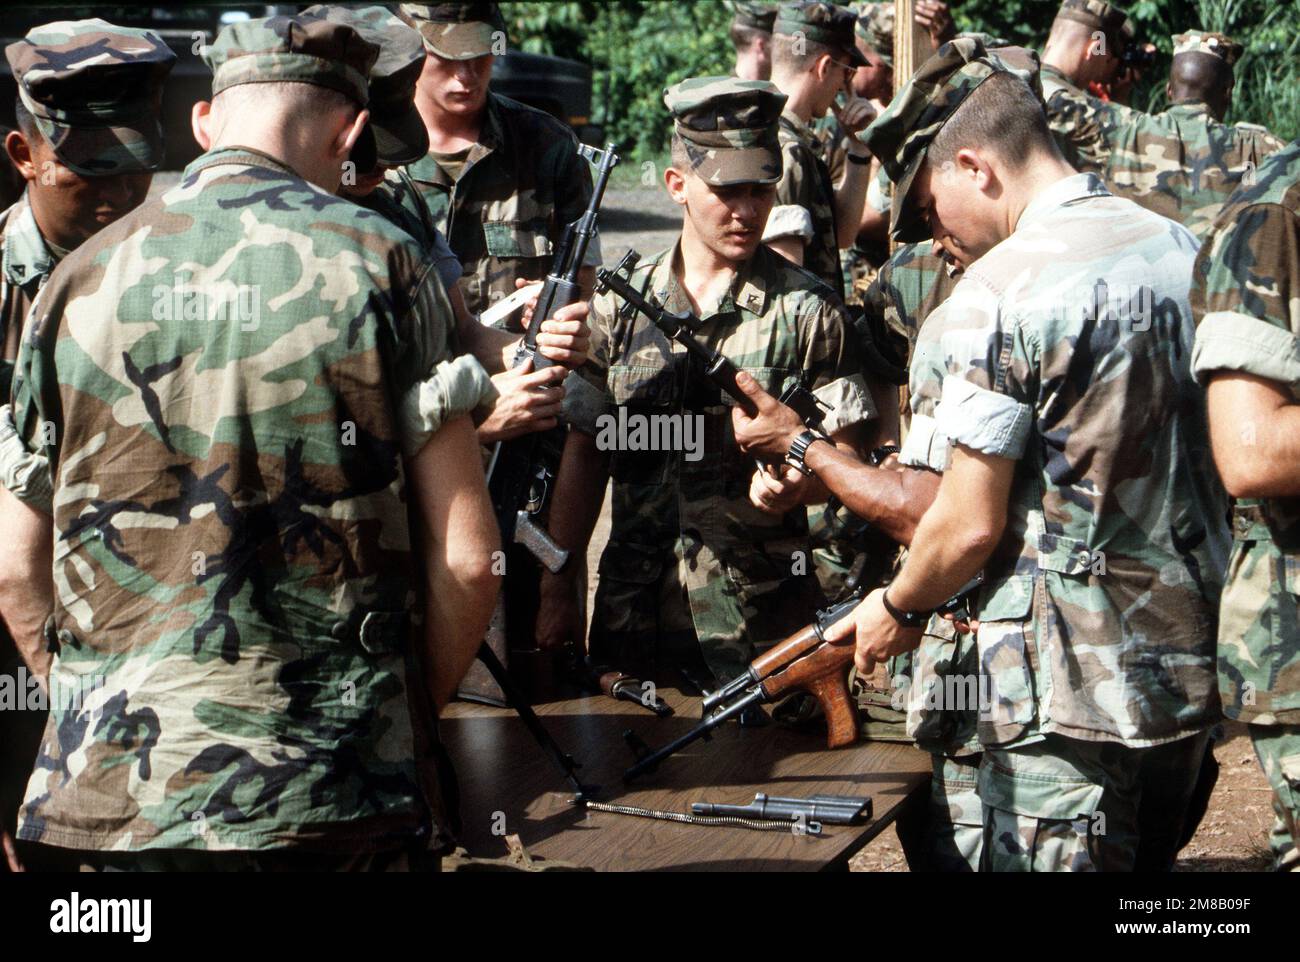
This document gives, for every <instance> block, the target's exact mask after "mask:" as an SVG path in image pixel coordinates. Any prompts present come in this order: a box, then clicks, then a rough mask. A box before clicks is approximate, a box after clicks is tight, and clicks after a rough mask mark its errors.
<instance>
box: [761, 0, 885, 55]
mask: <svg viewBox="0 0 1300 962" xmlns="http://www.w3.org/2000/svg"><path fill="white" fill-rule="evenodd" d="M857 22H858V18H857V17H856V16H854V14H853V11H852V10H846V9H845V8H844V7H837V6H835V5H834V4H833V3H822V2H802V3H783V4H781V9H780V10H779V11H778V12H777V15H776V22H775V23H773V24H772V32H773V33H779V34H784V35H785V36H787V37H797V36H804V37H807V38H808V39H809V40H812V41H813V42H815V43H820V44H822V45H823V46H826V47H830V48H831V49H832V50H836V51H839V52H840V53H841V54H843V56H844V58H845V60H844V62H845V63H847V64H849V65H850V66H853V67H867V66H870V63H869V62H868V61H867V58H866V57H864V56H862V51H860V50H858V45H857V44H856V43H855V42H854V40H853V30H854V25H855V24H856V23H857Z"/></svg>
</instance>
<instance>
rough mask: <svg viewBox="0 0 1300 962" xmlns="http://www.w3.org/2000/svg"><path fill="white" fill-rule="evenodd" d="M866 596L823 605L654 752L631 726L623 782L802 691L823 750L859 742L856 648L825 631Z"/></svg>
mask: <svg viewBox="0 0 1300 962" xmlns="http://www.w3.org/2000/svg"><path fill="white" fill-rule="evenodd" d="M982 581H983V576H982V575H981V576H977V577H975V578H974V579H972V580H971V581H969V582H967V583H966V584H965V585H963V586H962V588H961V590H960V591H958V592H957V594H955V595H953V596H952V597H951V598H949V599H948V600H947V601H946V602H944V604H943V605H942V606H941V607H940V608H939V609H938V610H939V612H940V613H942V614H952V613H954V612H957V611H959V610H960V609H961V608H962V607H963V606H964V605H965V603H966V597H967V596H968V595H969V594H970V593H971V592H972V591H974V590H975V589H976V588H977V587H978V586H979V584H980V583H981V582H982ZM864 594H865V593H864V592H863V591H861V590H859V591H855V592H854V593H853V594H852V595H850V596H849V597H848V598H846V599H845V600H843V601H841V602H839V603H838V604H834V605H831V606H830V607H828V608H823V609H822V610H821V611H819V612H817V614H816V616H815V617H814V618H813V622H812V624H810V625H809V626H808V627H807V628H804V629H803V630H802V631H798V632H796V633H795V634H793V635H791V636H790V637H789V638H787V639H786V640H785V641H783V642H781V643H780V644H778V645H776V646H775V647H773V648H770V649H768V650H767V651H765V652H764V653H763V654H761V655H759V656H758V657H757V658H755V659H754V660H753V661H752V662H751V663H750V665H749V670H748V671H746V672H744V673H743V674H741V675H738V676H737V677H736V678H734V679H732V680H731V681H730V682H728V683H727V684H726V685H724V686H723V687H722V688H719V689H718V690H717V691H715V692H713V693H711V694H709V695H707V696H705V699H704V720H703V721H701V722H700V723H699V724H698V725H696V726H695V727H694V728H692V729H691V730H690V731H688V732H687V733H686V734H684V735H682V736H681V737H680V738H678V739H676V740H675V741H672V742H670V743H669V744H667V745H665V746H664V747H663V748H660V749H659V750H658V751H653V752H652V751H651V750H650V749H649V748H648V747H647V746H646V745H645V744H644V743H643V742H641V741H640V739H638V738H637V737H636V736H635V735H633V734H632V732H631V731H630V730H629V731H627V732H625V733H624V735H623V737H624V738H625V739H626V740H627V742H628V744H629V745H630V746H631V747H632V751H633V752H634V753H635V754H636V756H637V762H636V764H635V765H633V766H632V767H631V768H629V769H628V770H627V771H626V772H624V773H623V780H624V781H625V782H630V781H632V780H633V779H635V778H637V777H638V776H640V775H644V774H645V773H647V772H653V771H654V770H655V769H656V768H658V767H659V763H660V762H662V761H663V760H664V759H665V758H668V757H669V756H670V755H674V754H676V753H677V752H679V751H681V750H682V749H683V748H685V747H686V746H687V745H689V744H691V743H692V742H694V741H698V740H699V739H701V738H708V737H709V733H710V732H711V731H713V729H715V728H717V727H718V726H719V725H721V724H722V723H723V722H725V721H726V720H727V719H728V718H731V717H733V716H735V715H739V714H740V713H741V712H743V711H744V710H745V709H746V708H748V707H750V706H751V705H761V704H764V703H767V702H774V701H777V700H779V699H781V698H784V697H785V696H786V695H790V694H793V693H794V692H796V691H806V692H808V693H810V694H811V695H812V696H813V697H814V698H816V699H817V700H818V701H819V702H821V706H822V713H823V714H824V715H825V716H826V747H827V748H839V747H840V746H841V745H850V744H852V743H853V742H855V741H857V738H858V712H857V708H856V707H855V706H854V704H853V699H852V698H851V697H850V696H849V690H848V685H847V683H846V676H847V675H848V670H849V666H850V665H851V664H852V663H853V652H854V646H853V645H852V644H849V643H836V644H832V643H831V642H828V641H827V640H826V631H827V629H828V628H830V626H831V625H833V624H835V623H836V622H837V621H839V620H841V619H842V618H846V617H848V615H849V614H850V613H851V612H852V611H853V609H854V608H856V607H857V606H858V603H859V602H860V601H862V598H863V597H864Z"/></svg>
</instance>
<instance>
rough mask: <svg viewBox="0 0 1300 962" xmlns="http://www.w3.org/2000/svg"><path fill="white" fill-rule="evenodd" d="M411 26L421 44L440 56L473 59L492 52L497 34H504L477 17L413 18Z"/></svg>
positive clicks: (445, 58) (454, 58)
mask: <svg viewBox="0 0 1300 962" xmlns="http://www.w3.org/2000/svg"><path fill="white" fill-rule="evenodd" d="M415 29H417V30H419V31H420V36H421V37H423V38H424V46H425V48H426V49H428V50H429V51H430V52H432V53H435V54H437V55H438V56H439V57H442V58H443V59H444V60H473V59H475V58H477V57H486V56H487V55H488V54H490V53H493V52H495V51H494V49H493V44H494V41H495V40H496V39H497V36H498V35H500V36H501V37H504V36H505V34H504V32H502V31H501V29H500V27H498V26H494V25H493V24H490V23H483V22H481V21H470V22H468V23H430V22H429V21H427V20H417V21H416V22H415Z"/></svg>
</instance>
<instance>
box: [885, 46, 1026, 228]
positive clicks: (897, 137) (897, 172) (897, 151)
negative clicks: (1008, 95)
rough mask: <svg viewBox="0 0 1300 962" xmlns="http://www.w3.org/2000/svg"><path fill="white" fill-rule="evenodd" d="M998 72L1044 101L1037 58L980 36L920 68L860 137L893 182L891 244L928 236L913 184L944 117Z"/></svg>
mask: <svg viewBox="0 0 1300 962" xmlns="http://www.w3.org/2000/svg"><path fill="white" fill-rule="evenodd" d="M997 73H1010V74H1012V75H1014V76H1016V77H1019V78H1020V79H1021V80H1023V81H1024V82H1025V83H1026V84H1028V85H1029V87H1030V89H1032V90H1035V91H1036V92H1037V94H1038V97H1039V99H1042V85H1041V81H1040V80H1039V79H1038V56H1037V54H1035V53H1034V52H1033V51H1031V50H1026V49H1025V48H1023V47H1005V48H1000V49H991V48H989V47H988V46H986V44H985V43H984V40H983V39H982V38H980V37H976V36H969V35H967V36H961V37H958V38H956V39H955V40H950V41H949V42H948V43H945V44H944V45H943V46H942V47H940V48H939V49H938V51H937V52H936V53H935V54H934V56H932V57H931V58H930V59H929V60H927V61H926V62H925V63H923V64H922V65H921V66H920V67H919V68H918V69H917V71H916V73H914V74H913V75H912V79H911V80H909V81H908V82H907V84H906V85H905V86H904V87H903V88H902V89H901V90H899V92H898V93H897V94H895V96H894V99H893V101H891V102H890V105H889V107H888V108H887V109H886V110H885V112H884V113H883V114H881V115H880V116H879V117H877V118H876V119H875V121H874V122H873V123H872V124H871V126H870V127H868V128H867V129H866V131H865V132H864V133H863V134H862V135H861V139H862V141H863V143H865V144H866V145H867V147H868V148H869V149H870V150H871V152H872V153H873V154H875V155H876V156H877V157H879V158H880V163H881V165H882V166H883V167H884V168H885V173H887V174H888V175H889V179H890V180H892V181H893V182H894V192H893V200H892V207H891V210H890V234H891V236H892V237H893V238H894V239H895V240H898V241H903V242H907V243H912V242H915V241H921V240H925V239H926V238H927V237H929V236H930V229H929V225H928V224H926V222H925V221H924V219H922V218H921V217H920V216H919V215H918V213H917V211H916V210H915V207H914V205H913V204H912V203H911V201H910V198H909V194H910V193H911V189H912V182H913V180H915V178H916V174H917V171H919V170H920V169H921V164H922V163H924V161H925V155H926V151H927V150H928V149H929V146H930V143H931V141H933V140H934V138H935V135H936V134H938V133H939V131H940V130H941V129H942V128H943V125H944V124H945V123H947V122H948V118H950V117H951V116H952V115H953V113H954V112H955V111H956V110H957V108H958V107H960V106H961V105H962V102H963V101H965V99H966V98H967V97H969V96H970V95H971V94H972V93H974V92H975V90H977V89H978V88H979V86H980V84H982V83H983V82H984V81H985V80H987V79H988V78H989V77H991V76H993V75H994V74H997Z"/></svg>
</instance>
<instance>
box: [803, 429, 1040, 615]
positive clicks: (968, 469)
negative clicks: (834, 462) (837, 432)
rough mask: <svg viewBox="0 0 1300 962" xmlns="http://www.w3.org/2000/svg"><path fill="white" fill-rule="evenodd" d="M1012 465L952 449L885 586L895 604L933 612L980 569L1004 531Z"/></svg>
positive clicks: (1001, 459) (1013, 469)
mask: <svg viewBox="0 0 1300 962" xmlns="http://www.w3.org/2000/svg"><path fill="white" fill-rule="evenodd" d="M823 447H824V445H823ZM1015 466H1016V462H1015V461H1013V460H1011V459H1009V458H1001V457H996V456H993V455H988V454H982V453H980V452H978V451H973V450H971V449H969V448H965V447H961V446H960V445H955V444H954V445H953V451H952V462H951V464H950V465H949V467H948V470H947V471H946V472H945V473H944V475H943V479H942V480H941V481H940V484H939V490H938V491H937V492H936V495H935V498H934V502H933V504H931V506H930V508H929V510H928V511H926V512H925V514H924V515H923V516H922V518H921V521H920V523H919V524H918V525H917V526H916V531H915V532H914V535H913V537H912V540H911V544H910V545H909V548H910V550H909V551H908V555H907V561H906V563H905V564H904V565H903V569H902V570H901V571H899V573H898V577H897V578H895V579H894V583H893V584H892V585H891V586H890V588H889V598H890V601H891V602H893V604H894V605H896V606H897V607H899V608H901V609H902V610H904V611H924V610H927V609H934V608H937V607H938V606H939V605H941V604H943V603H944V602H945V601H947V600H948V599H949V598H951V597H952V596H953V595H954V594H956V593H957V591H958V590H959V589H960V588H961V587H962V585H964V584H966V583H967V582H968V581H970V580H971V579H972V578H974V577H975V575H976V574H977V573H978V572H979V570H980V569H981V568H983V567H984V563H985V562H986V561H988V559H989V556H990V555H992V554H993V549H994V548H995V547H997V543H998V540H999V539H1000V538H1001V537H1002V532H1003V530H1004V529H1005V528H1006V523H1007V502H1008V501H1009V500H1010V498H1011V478H1012V475H1013V473H1014V471H1015Z"/></svg>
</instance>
